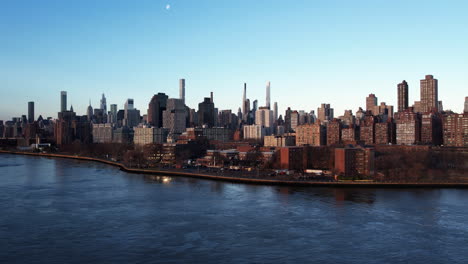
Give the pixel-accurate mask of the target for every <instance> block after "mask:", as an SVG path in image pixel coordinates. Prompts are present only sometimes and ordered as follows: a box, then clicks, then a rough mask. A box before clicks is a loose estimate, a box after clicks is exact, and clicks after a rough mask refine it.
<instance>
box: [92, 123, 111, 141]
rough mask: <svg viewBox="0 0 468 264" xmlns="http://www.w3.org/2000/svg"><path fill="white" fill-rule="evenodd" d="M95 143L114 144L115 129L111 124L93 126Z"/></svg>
mask: <svg viewBox="0 0 468 264" xmlns="http://www.w3.org/2000/svg"><path fill="white" fill-rule="evenodd" d="M92 128H93V130H92V134H93V143H112V140H113V132H114V129H113V127H112V125H111V124H93V127H92Z"/></svg>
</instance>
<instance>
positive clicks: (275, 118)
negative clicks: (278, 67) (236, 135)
mask: <svg viewBox="0 0 468 264" xmlns="http://www.w3.org/2000/svg"><path fill="white" fill-rule="evenodd" d="M467 98H468V97H467ZM465 108H466V103H465ZM277 120H278V102H275V103H274V104H273V121H274V122H276V121H277Z"/></svg>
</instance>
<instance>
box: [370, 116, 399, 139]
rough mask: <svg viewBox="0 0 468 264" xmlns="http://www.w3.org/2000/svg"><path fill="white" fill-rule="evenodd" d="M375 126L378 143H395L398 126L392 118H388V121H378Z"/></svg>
mask: <svg viewBox="0 0 468 264" xmlns="http://www.w3.org/2000/svg"><path fill="white" fill-rule="evenodd" d="M374 128H375V144H376V145H386V144H389V143H392V144H393V143H395V133H396V127H395V123H393V122H392V120H391V119H388V120H387V121H386V122H381V123H376V124H375V127H374Z"/></svg>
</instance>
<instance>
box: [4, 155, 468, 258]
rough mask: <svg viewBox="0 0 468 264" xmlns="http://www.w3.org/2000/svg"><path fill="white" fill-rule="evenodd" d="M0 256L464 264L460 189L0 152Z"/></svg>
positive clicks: (465, 202) (467, 239)
mask: <svg viewBox="0 0 468 264" xmlns="http://www.w3.org/2000/svg"><path fill="white" fill-rule="evenodd" d="M0 263H468V190H457V189H401V190H400V189H341V188H310V187H309V188H297V187H275V186H258V185H246V184H233V183H222V182H215V181H209V180H199V179H190V178H179V177H156V176H151V175H138V174H129V173H125V172H122V171H120V170H119V169H117V168H114V167H110V166H107V165H103V164H99V163H93V162H84V161H74V160H66V159H49V158H41V157H25V156H15V155H4V154H1V155H0Z"/></svg>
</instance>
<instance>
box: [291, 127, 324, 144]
mask: <svg viewBox="0 0 468 264" xmlns="http://www.w3.org/2000/svg"><path fill="white" fill-rule="evenodd" d="M326 143H327V129H326V127H325V126H323V125H321V124H319V123H316V124H307V125H301V126H298V127H296V146H304V145H310V146H324V145H326Z"/></svg>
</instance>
